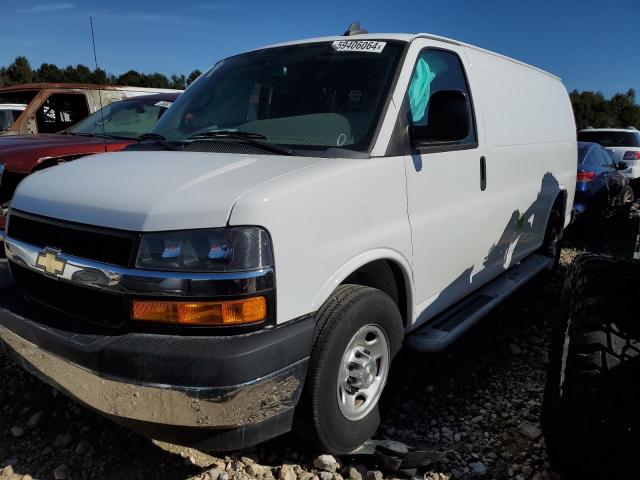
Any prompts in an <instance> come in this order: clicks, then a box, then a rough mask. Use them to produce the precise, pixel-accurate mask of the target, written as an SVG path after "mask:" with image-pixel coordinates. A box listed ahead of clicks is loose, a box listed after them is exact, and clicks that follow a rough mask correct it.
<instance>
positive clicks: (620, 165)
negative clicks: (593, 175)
mask: <svg viewBox="0 0 640 480" xmlns="http://www.w3.org/2000/svg"><path fill="white" fill-rule="evenodd" d="M627 168H629V165H627V164H626V163H624V162H618V163H616V169H617V170H626V169H627Z"/></svg>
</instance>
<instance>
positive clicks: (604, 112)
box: [569, 88, 640, 129]
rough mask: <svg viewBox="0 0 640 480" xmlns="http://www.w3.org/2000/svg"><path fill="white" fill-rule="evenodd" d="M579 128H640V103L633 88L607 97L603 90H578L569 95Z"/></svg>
mask: <svg viewBox="0 0 640 480" xmlns="http://www.w3.org/2000/svg"><path fill="white" fill-rule="evenodd" d="M569 96H570V98H571V104H572V105H573V113H574V115H575V117H576V125H577V127H578V128H584V127H587V126H591V127H594V128H606V127H610V128H616V127H617V128H626V127H635V128H639V129H640V105H638V104H637V103H636V91H635V90H634V89H633V88H630V89H629V90H627V92H626V93H616V94H615V95H614V96H612V97H611V98H610V99H608V100H607V99H606V98H605V96H604V95H603V94H602V92H589V91H584V92H578V91H577V90H574V91H573V92H571V94H570V95H569Z"/></svg>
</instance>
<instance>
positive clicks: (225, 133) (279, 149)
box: [188, 130, 293, 155]
mask: <svg viewBox="0 0 640 480" xmlns="http://www.w3.org/2000/svg"><path fill="white" fill-rule="evenodd" d="M220 138H222V139H225V138H228V139H231V140H242V141H244V142H246V143H249V144H251V145H253V146H255V147H258V148H261V149H262V150H266V151H269V152H273V153H278V154H280V155H293V150H291V149H290V148H289V147H286V146H284V145H278V144H273V143H266V142H262V141H261V140H267V137H265V136H264V135H261V134H259V133H253V132H243V131H240V130H213V131H211V132H202V133H196V134H195V135H191V136H190V137H189V138H188V140H206V139H220Z"/></svg>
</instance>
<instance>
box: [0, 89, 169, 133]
mask: <svg viewBox="0 0 640 480" xmlns="http://www.w3.org/2000/svg"><path fill="white" fill-rule="evenodd" d="M153 93H180V90H170V89H163V88H142V87H122V86H115V85H91V84H67V83H33V84H25V85H14V86H11V87H4V88H0V104H9V103H11V104H21V105H26V107H25V108H24V110H23V111H22V113H21V114H20V115H18V117H17V118H16V119H15V120H14V121H13V122H12V123H11V124H10V125H8V126H6V127H5V128H4V129H0V130H1V131H0V135H19V134H33V133H57V132H59V131H61V130H64V129H65V128H69V127H71V126H72V125H74V124H75V123H77V122H79V121H80V120H82V119H83V118H85V117H87V116H88V115H89V114H91V113H93V112H95V111H97V110H99V109H100V108H101V107H103V106H106V105H109V104H110V103H113V102H115V101H118V100H124V99H126V98H131V97H137V96H140V95H150V94H153Z"/></svg>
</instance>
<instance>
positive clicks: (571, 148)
mask: <svg viewBox="0 0 640 480" xmlns="http://www.w3.org/2000/svg"><path fill="white" fill-rule="evenodd" d="M465 50H466V55H467V57H468V59H469V67H470V68H471V69H472V70H473V80H474V85H472V89H473V91H474V92H473V94H474V102H476V103H477V102H480V103H481V106H482V109H481V111H482V116H483V120H484V134H485V135H484V136H485V142H486V152H487V155H486V162H487V184H488V189H491V191H492V194H494V195H498V196H501V197H503V199H504V202H505V205H510V206H515V207H517V210H515V211H514V213H517V214H518V215H520V216H523V217H521V220H524V222H527V223H529V225H530V226H531V228H530V229H528V233H527V231H526V230H527V229H525V233H524V234H523V235H526V234H529V238H523V239H521V240H522V241H520V242H518V247H517V249H516V251H514V258H517V257H522V256H523V255H526V254H528V253H531V252H532V251H533V250H535V249H536V248H538V246H539V245H540V243H541V241H542V238H541V235H542V234H543V233H544V230H542V231H540V230H541V229H544V228H545V227H546V220H547V218H548V214H549V211H550V209H551V207H552V205H553V202H554V200H555V198H556V196H557V195H558V192H559V191H560V190H565V191H566V193H567V205H566V209H565V225H566V224H568V222H569V220H570V215H571V207H572V205H573V197H574V193H575V181H576V165H577V158H578V153H577V143H576V127H575V121H574V117H573V110H572V107H571V102H570V100H569V95H568V94H567V90H566V89H565V87H564V85H563V84H562V82H561V81H560V80H559V79H558V78H556V77H554V76H552V75H550V74H547V73H545V72H543V71H541V70H538V69H536V68H534V67H531V66H528V65H525V64H522V63H520V62H517V61H514V60H511V59H508V58H506V57H502V56H500V55H496V54H492V53H490V52H486V51H483V50H480V49H476V48H473V47H466V48H465ZM512 209H513V208H512ZM507 213H508V212H503V214H507Z"/></svg>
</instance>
